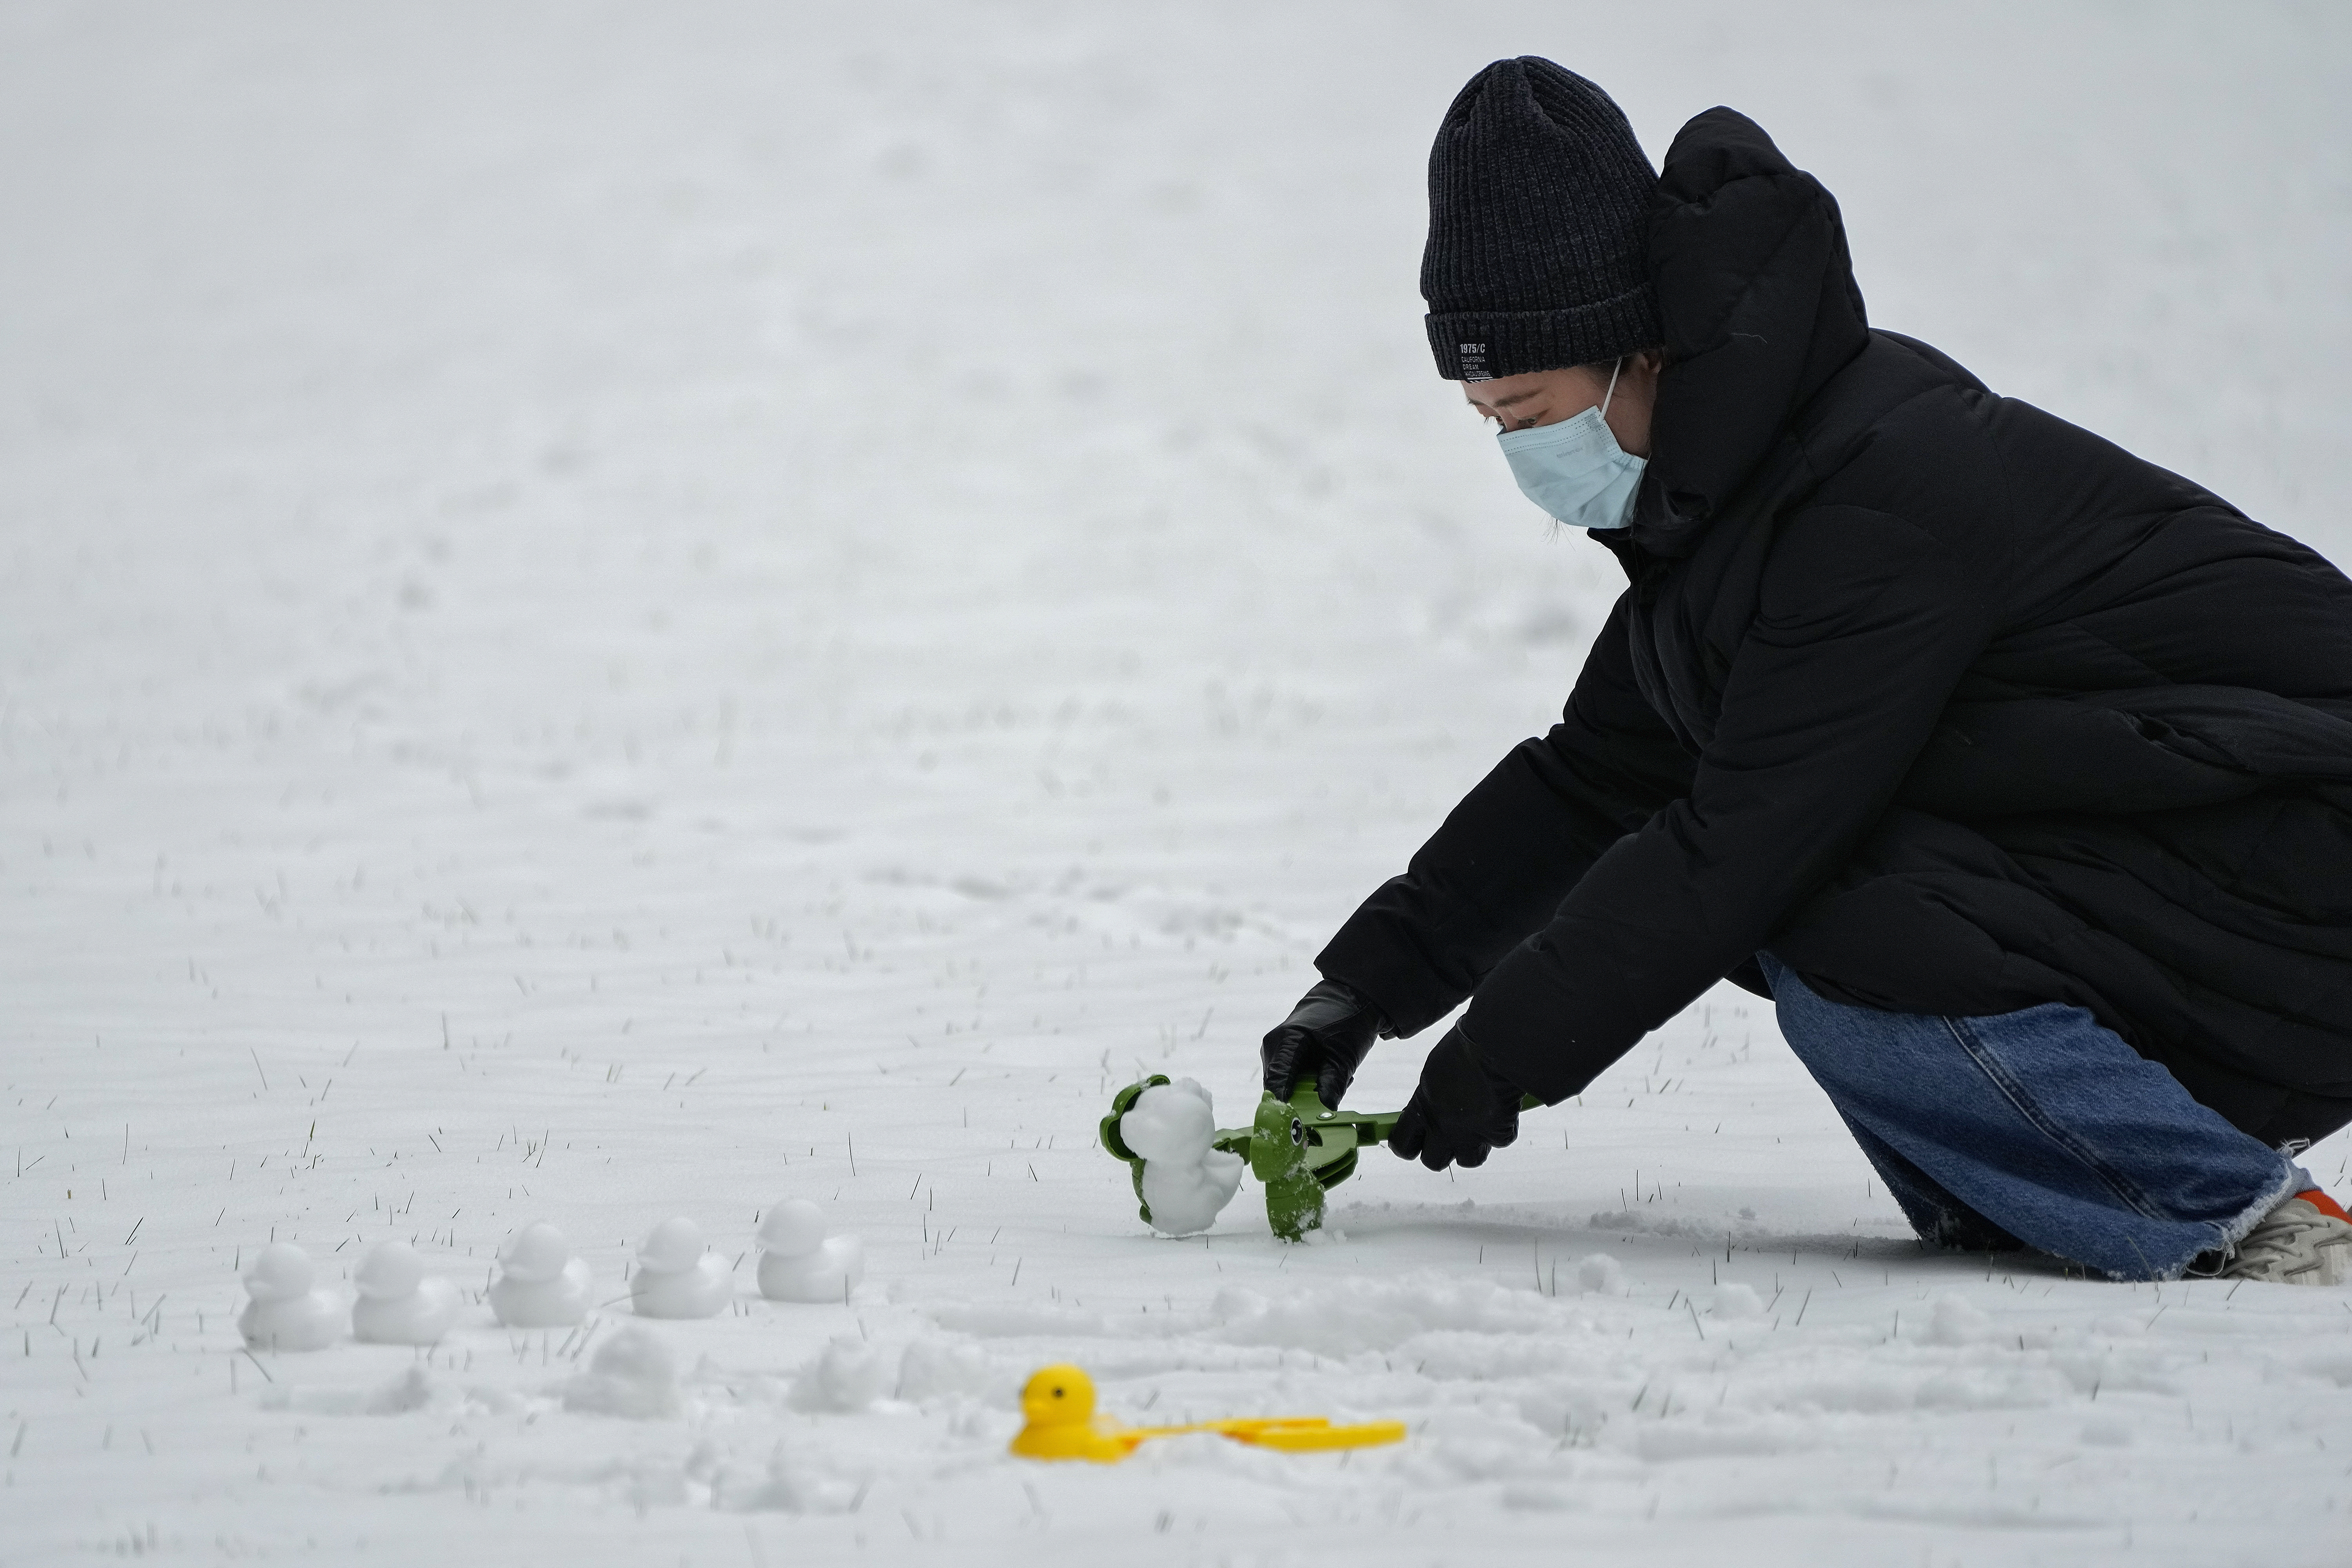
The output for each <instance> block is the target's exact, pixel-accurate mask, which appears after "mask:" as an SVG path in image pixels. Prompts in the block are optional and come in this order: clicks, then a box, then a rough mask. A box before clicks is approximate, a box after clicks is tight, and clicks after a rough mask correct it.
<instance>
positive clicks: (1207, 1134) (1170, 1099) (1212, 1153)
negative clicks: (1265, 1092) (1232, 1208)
mask: <svg viewBox="0 0 2352 1568" xmlns="http://www.w3.org/2000/svg"><path fill="white" fill-rule="evenodd" d="M1216 1131H1217V1110H1216V1100H1215V1099H1214V1098H1213V1096H1211V1094H1210V1093H1209V1091H1208V1090H1207V1089H1203V1088H1202V1087H1201V1084H1200V1081H1199V1080H1198V1079H1189V1078H1180V1079H1176V1080H1174V1081H1173V1082H1171V1083H1160V1084H1153V1085H1152V1086H1151V1087H1150V1088H1149V1089H1145V1090H1144V1091H1143V1092H1142V1093H1141V1094H1139V1095H1137V1096H1136V1097H1135V1103H1134V1104H1133V1105H1131V1106H1129V1108H1128V1109H1127V1111H1126V1113H1125V1114H1124V1115H1122V1116H1120V1117H1119V1119H1118V1136H1119V1141H1120V1142H1123V1143H1125V1144H1126V1145H1127V1146H1128V1147H1129V1149H1131V1150H1133V1151H1134V1152H1136V1153H1138V1154H1140V1155H1142V1156H1143V1206H1144V1207H1145V1208H1148V1209H1150V1211H1151V1228H1152V1229H1154V1230H1157V1231H1160V1232H1163V1233H1165V1234H1166V1235H1169V1236H1192V1235H1195V1234H1197V1233H1199V1232H1201V1231H1204V1230H1206V1229H1208V1228H1209V1227H1210V1226H1213V1225H1214V1224H1216V1223H1217V1215H1218V1214H1219V1213H1220V1212H1221V1211H1222V1210H1223V1208H1224V1206H1225V1205H1227V1204H1229V1203H1231V1202H1233V1201H1234V1192H1235V1191H1237V1190H1238V1189H1239V1188H1240V1186H1241V1182H1242V1159H1241V1156H1240V1155H1238V1154H1229V1153H1226V1152H1223V1151H1222V1150H1218V1149H1215V1148H1213V1147H1211V1143H1212V1141H1213V1139H1214V1137H1215V1135H1216Z"/></svg>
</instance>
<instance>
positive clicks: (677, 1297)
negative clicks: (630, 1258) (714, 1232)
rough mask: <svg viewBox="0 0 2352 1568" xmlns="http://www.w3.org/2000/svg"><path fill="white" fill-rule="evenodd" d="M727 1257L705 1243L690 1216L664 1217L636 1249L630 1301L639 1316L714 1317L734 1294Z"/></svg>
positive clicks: (699, 1227)
mask: <svg viewBox="0 0 2352 1568" xmlns="http://www.w3.org/2000/svg"><path fill="white" fill-rule="evenodd" d="M733 1274H734V1271H733V1270H732V1269H731V1268H729V1267H728V1265H727V1259H725V1258H721V1257H719V1254H717V1253H715V1252H712V1251H710V1250H709V1249H708V1248H706V1247H704V1246H703V1243H702V1227H701V1226H698V1225H697V1224H695V1223H694V1222H693V1221H692V1220H690V1219H687V1218H684V1217H683V1216H681V1217H679V1218H677V1219H666V1220H664V1221H662V1222H661V1224H659V1225H657V1226H654V1229H653V1234H652V1235H651V1236H648V1237H646V1243H645V1245H644V1246H643V1247H638V1248H637V1270H636V1272H635V1274H633V1275H631V1276H630V1277H629V1301H630V1304H631V1305H632V1306H633V1307H635V1309H636V1313H637V1316H639V1317H640V1318H715V1317H717V1316H718V1315H719V1313H720V1312H723V1311H725V1310H727V1303H728V1302H729V1301H730V1300H732V1299H733V1297H734V1295H735V1281H734V1279H733Z"/></svg>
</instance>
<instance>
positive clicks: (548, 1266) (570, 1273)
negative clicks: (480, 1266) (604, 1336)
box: [490, 1219, 594, 1329]
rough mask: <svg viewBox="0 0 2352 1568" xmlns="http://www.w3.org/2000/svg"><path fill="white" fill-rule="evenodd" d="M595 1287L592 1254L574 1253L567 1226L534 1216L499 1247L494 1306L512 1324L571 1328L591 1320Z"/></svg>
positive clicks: (492, 1293) (492, 1296) (492, 1291)
mask: <svg viewBox="0 0 2352 1568" xmlns="http://www.w3.org/2000/svg"><path fill="white" fill-rule="evenodd" d="M593 1289H594V1285H593V1281H591V1279H589V1276H588V1260H587V1259H586V1258H578V1257H575V1256H573V1254H572V1244H571V1243H570V1242H568V1241H566V1240H564V1239H563V1233H562V1231H560V1230H558V1229H556V1228H555V1227H554V1226H551V1225H550V1224H548V1223H547V1222H546V1221H545V1220H543V1219H541V1220H533V1221H531V1223H530V1224H529V1225H527V1226H523V1227H522V1228H521V1229H520V1230H519V1231H517V1232H515V1233H514V1234H513V1235H512V1236H510V1237H508V1238H507V1244H506V1246H504V1247H500V1248H499V1278H498V1282H497V1283H496V1284H494V1285H492V1286H491V1287H490V1310H491V1311H492V1312H494V1313H496V1314H497V1316H498V1320H499V1322H501V1323H504V1324H505V1325H506V1326H507V1327H508V1328H510V1329H569V1328H572V1327H574V1326H576V1325H578V1324H579V1323H581V1322H583V1321H585V1320H586V1318H587V1316H588V1297H589V1293H590V1291H591V1290H593Z"/></svg>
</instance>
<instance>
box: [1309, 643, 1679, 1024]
mask: <svg viewBox="0 0 2352 1568" xmlns="http://www.w3.org/2000/svg"><path fill="white" fill-rule="evenodd" d="M1625 627H1626V604H1625V600H1624V599H1622V598H1620V599H1619V600H1618V602H1617V606H1616V608H1615V609H1614V610H1613V611H1612V613H1611V615H1610V617H1609V620H1608V623H1607V624H1606V625H1605V626H1602V628H1601V635H1600V636H1599V637H1596V638H1595V639H1594V641H1593V645H1592V651H1591V655H1590V656H1589V657H1588V658H1587V659H1586V661H1585V666H1584V671H1583V673H1582V674H1581V675H1580V676H1579V677H1578V678H1577V682H1576V689H1575V690H1574V691H1573V692H1572V693H1571V694H1570V697H1569V700H1568V706H1567V708H1566V710H1565V711H1563V712H1562V714H1561V715H1560V721H1559V724H1557V725H1555V726H1554V727H1553V728H1552V731H1551V732H1550V733H1549V734H1548V735H1545V736H1542V737H1540V738H1538V739H1535V740H1529V741H1525V742H1521V743H1520V744H1519V745H1518V746H1517V747H1516V748H1514V749H1513V750H1512V752H1511V753H1510V754H1509V755H1508V756H1507V757H1505V758H1504V759H1503V760H1502V762H1501V763H1497V764H1496V767H1495V770H1494V771H1493V772H1492V773H1488V774H1487V775H1486V778H1485V779H1484V780H1482V781H1481V782H1480V783H1479V784H1478V785H1477V787H1476V788H1475V789H1473V790H1472V791H1471V792H1470V793H1469V795H1466V796H1465V797H1464V799H1463V801H1462V804H1461V805H1457V806H1455V807H1454V810H1453V812H1452V814H1451V815H1449V816H1447V817H1446V819H1445V822H1444V826H1441V827H1440V828H1439V829H1438V830H1437V833H1436V836H1435V837H1433V838H1431V839H1430V841H1429V842H1428V843H1426V844H1424V845H1423V846H1422V847H1421V850H1420V852H1419V853H1417V854H1416V855H1414V856H1413V858H1412V865H1411V867H1410V868H1408V869H1407V870H1406V872H1405V874H1404V875H1403V876H1402V877H1397V878H1394V879H1391V880H1390V881H1388V882H1386V883H1384V884H1382V885H1381V888H1380V889H1379V890H1378V891H1376V892H1374V893H1373V894H1372V896H1371V897H1370V898H1369V899H1367V900H1364V903H1363V906H1362V907H1361V908H1360V909H1359V910H1357V911H1356V912H1355V914H1354V915H1353V916H1351V917H1350V918H1349V921H1348V923H1347V924H1346V925H1344V926H1342V927H1340V929H1339V934H1338V935H1336V936H1334V937H1333V938H1332V939H1331V942H1330V945H1328V947H1326V948H1325V949H1324V950H1323V952H1321V953H1320V954H1318V956H1317V958H1316V960H1315V966H1316V967H1317V968H1318V969H1319V970H1321V971H1322V972H1323V973H1324V974H1325V975H1326V976H1327V977H1328V978H1330V979H1333V980H1339V981H1344V982H1345V983H1347V984H1349V985H1351V986H1353V987H1354V988H1355V989H1356V990H1358V991H1360V992H1361V993H1363V994H1365V995H1366V996H1369V997H1370V998H1371V1000H1372V1002H1373V1003H1374V1004H1375V1005H1377V1006H1379V1008H1380V1010H1381V1015H1382V1016H1384V1017H1385V1018H1386V1019H1387V1020H1388V1026H1389V1031H1390V1033H1391V1034H1395V1035H1413V1034H1418V1033H1419V1032H1420V1031H1422V1030H1423V1029H1425V1028H1427V1027H1428V1026H1430V1025H1432V1024H1433V1023H1435V1022H1437V1020H1439V1019H1440V1018H1443V1017H1444V1016H1446V1015H1447V1014H1448V1013H1451V1012H1452V1011H1453V1010H1454V1008H1455V1007H1457V1006H1459V1005H1461V1003H1462V999H1463V998H1464V997H1465V996H1467V995H1469V994H1471V992H1473V991H1474V990H1475V989H1476V988H1477V986H1478V984H1479V983H1480V982H1481V981H1482V980H1484V979H1485V978H1486V973H1487V972H1488V971H1489V970H1491V969H1493V968H1494V967H1495V964H1496V962H1497V961H1499V960H1500V959H1501V958H1502V957H1503V955H1504V954H1506V953H1507V952H1510V951H1511V950H1512V949H1513V948H1515V947H1517V946H1518V945H1519V944H1520V943H1521V942H1524V941H1525V940H1526V939H1527V938H1528V935H1529V934H1530V933H1532V932H1533V931H1536V930H1538V928H1539V927H1541V926H1542V924H1543V923H1544V921H1547V920H1549V918H1550V917H1551V915H1552V914H1553V912H1554V911H1555V910H1557V909H1558V908H1559V902H1560V900H1561V899H1562V898H1564V897H1566V896H1567V893H1568V890H1569V889H1570V888H1572V887H1574V886H1575V885H1576V882H1577V879H1579V878H1580V877H1581V876H1583V875H1584V872H1585V868H1587V867H1589V866H1591V864H1592V862H1593V860H1594V859H1595V858H1597V857H1598V856H1599V855H1600V854H1601V852H1602V851H1603V850H1605V849H1607V848H1608V847H1609V846H1610V845H1611V844H1612V843H1614V842H1616V841H1617V839H1619V838H1620V837H1622V836H1624V835H1625V834H1628V833H1631V832H1633V830H1634V829H1636V828H1638V827H1640V826H1642V824H1643V823H1644V822H1647V821H1648V820H1650V818H1651V817H1652V816H1654V815H1655V814H1656V813H1657V812H1658V810H1659V809H1660V808H1661V807H1662V806H1664V805H1665V804H1666V802H1667V801H1669V800H1672V799H1674V798H1675V797H1676V796H1678V795H1682V794H1684V793H1685V791H1687V790H1688V789H1689V787H1690V776H1691V758H1690V756H1689V754H1688V753H1687V752H1685V751H1684V750H1683V749H1682V748H1681V746H1680V745H1678V744H1677V743H1676V742H1675V738H1674V735H1673V733H1672V732H1671V731H1668V730H1667V728H1666V726H1665V724H1664V722H1663V721H1661V720H1660V719H1659V718H1658V716H1657V714H1656V713H1655V712H1654V711H1653V710H1651V708H1650V705H1649V704H1648V702H1647V701H1645V700H1643V697H1642V694H1641V691H1640V689H1638V688H1637V687H1636V686H1635V685H1634V683H1633V665H1632V660H1631V658H1630V657H1629V652H1628V648H1627V645H1626V640H1625V638H1626V631H1625Z"/></svg>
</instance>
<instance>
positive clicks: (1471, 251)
mask: <svg viewBox="0 0 2352 1568" xmlns="http://www.w3.org/2000/svg"><path fill="white" fill-rule="evenodd" d="M1657 185H1658V176H1657V172H1656V171H1655V170H1654V169H1652V168H1651V167H1650V160H1649V158H1648V157H1647V156H1646V155H1644V154H1643V152H1642V144H1641V143H1640V142H1637V141H1635V140H1634V139H1633V127H1632V126H1631V125H1628V124H1627V123H1626V122H1625V115H1624V112H1623V111H1622V110H1620V109H1619V108H1618V107H1617V105H1616V104H1615V102H1613V101H1612V100H1611V99H1610V97H1609V95H1608V94H1607V93H1605V92H1603V91H1601V89H1599V88H1598V87H1595V86H1594V85H1593V84H1592V83H1591V82H1589V81H1587V80H1585V79H1583V78H1582V77H1580V76H1578V75H1577V74H1576V73H1575V72H1574V71H1570V70H1564V69H1562V68H1560V67H1559V66H1556V65H1554V64H1552V63H1551V61H1549V60H1547V59H1539V58H1537V57H1535V56H1533V55H1523V56H1521V57H1520V58H1517V59H1515V60H1496V62H1495V63H1494V64H1493V65H1490V66H1488V67H1487V68H1486V69H1485V70H1482V71H1480V72H1479V73H1478V74H1477V75H1476V76H1475V77H1472V78H1471V79H1470V85H1469V86H1467V87H1465V88H1464V89H1462V91H1461V93H1460V95H1459V96H1457V97H1456V98H1455V99H1454V106H1453V107H1452V108H1451V109H1448V110H1446V111H1445V121H1444V124H1442V125H1440V126H1439V127H1438V128H1437V144H1436V145H1435V146H1433V147H1432V148H1431V149H1430V151H1429V244H1428V246H1427V247H1425V248H1424V249H1423V251H1422V253H1421V292H1422V297H1423V299H1425V300H1428V301H1429V316H1428V321H1429V346H1430V349H1431V350H1432V352H1433V353H1435V354H1436V355H1437V371H1438V374H1440V375H1443V376H1444V377H1445V378H1446V379H1447V380H1448V381H1486V380H1490V379H1491V378H1493V377H1495V376H1498V375H1517V374H1520V373H1522V372H1524V371H1531V370H1554V369H1557V368H1559V366H1562V365H1571V364H1591V363H1597V362H1599V361H1602V360H1612V359H1615V358H1617V357H1618V356H1619V355H1620V354H1627V353H1633V352H1634V351H1636V350H1639V349H1645V348H1653V347H1655V346H1656V345H1657V344H1658V343H1659V342H1662V341H1663V340H1664V336H1665V334H1664V331H1661V330H1660V328H1659V325H1658V304H1657V300H1656V299H1655V297H1654V296H1653V295H1652V293H1651V291H1650V277H1649V267H1648V262H1647V258H1646V254H1645V252H1646V247H1645V246H1644V244H1643V216H1644V214H1645V211H1646V209H1647V207H1648V205H1649V200H1650V195H1651V193H1652V192H1654V191H1655V190H1656V189H1657Z"/></svg>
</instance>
